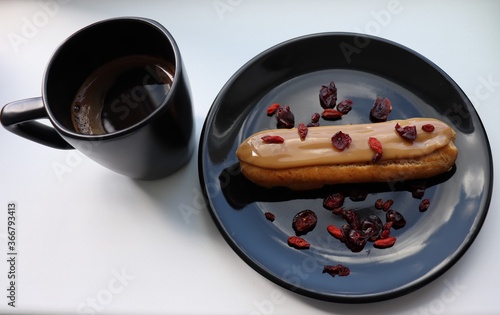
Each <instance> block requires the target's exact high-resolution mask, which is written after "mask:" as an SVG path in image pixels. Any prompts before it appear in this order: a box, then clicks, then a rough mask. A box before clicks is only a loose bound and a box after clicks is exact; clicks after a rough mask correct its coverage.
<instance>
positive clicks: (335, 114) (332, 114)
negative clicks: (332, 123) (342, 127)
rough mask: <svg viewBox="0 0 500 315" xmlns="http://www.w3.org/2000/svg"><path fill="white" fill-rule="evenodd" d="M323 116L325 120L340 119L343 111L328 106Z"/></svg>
mask: <svg viewBox="0 0 500 315" xmlns="http://www.w3.org/2000/svg"><path fill="white" fill-rule="evenodd" d="M321 117H323V119H325V120H338V119H340V118H342V113H341V112H339V111H338V110H336V109H333V108H327V109H325V110H324V111H323V112H322V113H321Z"/></svg>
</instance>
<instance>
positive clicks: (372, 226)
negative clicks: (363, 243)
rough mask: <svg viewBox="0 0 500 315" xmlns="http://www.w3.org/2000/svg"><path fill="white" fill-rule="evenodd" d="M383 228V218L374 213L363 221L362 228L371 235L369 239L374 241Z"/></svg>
mask: <svg viewBox="0 0 500 315" xmlns="http://www.w3.org/2000/svg"><path fill="white" fill-rule="evenodd" d="M382 229H383V224H382V220H380V218H379V217H377V216H376V215H374V214H372V215H370V216H368V218H366V219H364V220H363V221H361V230H362V231H363V232H364V233H365V234H366V235H367V236H368V237H369V240H370V241H372V242H373V241H375V240H376V239H378V237H379V235H380V232H382Z"/></svg>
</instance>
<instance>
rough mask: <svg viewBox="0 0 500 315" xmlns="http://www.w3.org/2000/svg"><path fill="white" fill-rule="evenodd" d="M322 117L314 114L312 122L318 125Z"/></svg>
mask: <svg viewBox="0 0 500 315" xmlns="http://www.w3.org/2000/svg"><path fill="white" fill-rule="evenodd" d="M320 117H321V115H320V114H318V113H314V114H313V115H312V116H311V122H312V123H317V122H318V121H319V119H320Z"/></svg>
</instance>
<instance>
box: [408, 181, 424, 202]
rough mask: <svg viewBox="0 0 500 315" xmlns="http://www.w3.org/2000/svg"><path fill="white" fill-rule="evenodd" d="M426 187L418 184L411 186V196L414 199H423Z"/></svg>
mask: <svg viewBox="0 0 500 315" xmlns="http://www.w3.org/2000/svg"><path fill="white" fill-rule="evenodd" d="M425 189H426V187H425V185H424V184H416V185H412V186H411V195H412V197H413V198H416V199H421V198H422V197H423V196H424V194H425Z"/></svg>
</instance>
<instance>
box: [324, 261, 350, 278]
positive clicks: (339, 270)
mask: <svg viewBox="0 0 500 315" xmlns="http://www.w3.org/2000/svg"><path fill="white" fill-rule="evenodd" d="M323 273H327V274H329V275H330V276H332V277H335V276H340V277H345V276H348V275H349V274H350V273H351V270H350V269H349V268H348V267H345V266H342V265H341V264H338V265H336V266H330V265H327V266H324V267H323Z"/></svg>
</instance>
